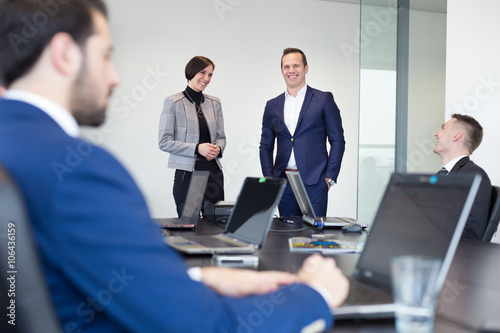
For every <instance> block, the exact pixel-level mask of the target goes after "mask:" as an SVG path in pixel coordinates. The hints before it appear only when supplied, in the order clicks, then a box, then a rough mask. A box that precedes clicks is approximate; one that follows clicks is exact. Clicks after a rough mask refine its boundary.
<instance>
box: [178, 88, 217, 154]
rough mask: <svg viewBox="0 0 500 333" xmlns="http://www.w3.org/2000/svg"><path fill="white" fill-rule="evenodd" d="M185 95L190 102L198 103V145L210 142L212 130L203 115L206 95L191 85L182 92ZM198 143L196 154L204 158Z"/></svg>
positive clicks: (196, 107)
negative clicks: (202, 105) (202, 107)
mask: <svg viewBox="0 0 500 333" xmlns="http://www.w3.org/2000/svg"><path fill="white" fill-rule="evenodd" d="M182 93H183V94H184V96H185V97H186V98H187V100H188V101H189V102H191V103H192V102H194V103H195V104H196V106H195V109H196V113H197V115H198V124H199V128H200V137H199V140H198V145H199V144H200V143H206V142H209V143H210V141H211V140H210V130H209V129H208V125H207V121H206V119H205V117H204V116H203V113H201V104H202V103H203V102H204V101H205V97H204V96H203V93H202V92H201V91H195V90H193V89H191V87H189V86H187V87H186V90H184V91H183V92H182ZM198 145H196V154H197V155H198V158H204V157H203V156H202V155H200V154H199V152H198Z"/></svg>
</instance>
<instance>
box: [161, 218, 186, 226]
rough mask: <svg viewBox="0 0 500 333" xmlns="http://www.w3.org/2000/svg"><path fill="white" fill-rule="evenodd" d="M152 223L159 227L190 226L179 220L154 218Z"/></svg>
mask: <svg viewBox="0 0 500 333" xmlns="http://www.w3.org/2000/svg"><path fill="white" fill-rule="evenodd" d="M153 221H154V222H156V223H157V224H158V225H159V226H161V227H175V226H182V225H189V224H190V223H189V222H187V221H184V220H182V219H180V218H154V219H153Z"/></svg>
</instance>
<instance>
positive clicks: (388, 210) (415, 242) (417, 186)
mask: <svg viewBox="0 0 500 333" xmlns="http://www.w3.org/2000/svg"><path fill="white" fill-rule="evenodd" d="M479 182H480V176H477V177H474V176H473V175H467V176H458V175H449V176H439V177H438V176H434V175H432V176H430V175H407V174H393V175H392V177H391V179H390V181H389V184H388V185H387V188H386V191H385V194H384V196H383V198H382V201H381V203H380V206H379V209H378V212H377V215H376V216H375V219H374V221H373V224H372V229H371V230H370V234H369V236H368V239H367V241H366V244H365V247H364V250H363V253H362V254H361V256H360V258H359V261H358V263H357V266H356V270H355V276H357V277H358V278H360V279H362V280H363V279H366V280H370V281H371V282H373V283H375V284H379V285H380V286H382V287H386V288H390V281H391V280H390V276H391V274H390V260H391V258H392V257H394V256H398V255H423V256H431V257H437V258H441V259H442V260H443V266H444V265H449V264H450V263H451V259H452V257H453V254H454V251H455V249H456V246H457V244H458V241H459V239H460V236H461V234H462V230H463V228H464V226H465V222H466V220H467V217H468V215H469V211H470V207H471V205H472V201H473V199H474V197H475V194H476V192H477V188H478V186H479ZM473 183H474V186H472V184H473ZM471 187H472V190H471ZM469 192H471V196H469ZM466 203H467V205H466ZM464 206H465V208H464ZM462 211H463V214H462ZM464 215H465V216H464ZM455 231H456V232H455ZM448 251H451V256H448V257H449V258H448V257H446V254H447V252H448ZM445 259H446V260H445ZM446 271H447V268H446ZM444 278H445V277H442V279H443V280H444Z"/></svg>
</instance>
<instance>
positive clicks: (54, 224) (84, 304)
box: [0, 100, 332, 332]
mask: <svg viewBox="0 0 500 333" xmlns="http://www.w3.org/2000/svg"><path fill="white" fill-rule="evenodd" d="M0 163H1V164H3V165H4V166H5V167H6V169H7V170H8V171H9V172H10V174H11V175H12V176H13V178H14V179H15V181H17V183H18V185H19V187H20V189H21V191H22V192H23V194H24V196H25V199H26V202H27V206H28V210H29V215H30V217H31V221H32V224H33V229H34V234H35V238H36V241H37V243H38V247H39V251H40V254H41V256H42V258H43V267H44V270H45V274H46V278H47V281H48V284H49V287H50V291H51V294H52V297H53V302H54V305H55V307H56V310H57V313H58V315H59V318H60V320H61V323H62V326H63V329H64V330H65V331H67V332H80V331H84V332H122V331H131V332H236V331H237V329H238V328H240V329H241V330H246V331H248V330H250V329H253V330H254V332H257V331H265V332H279V331H281V332H294V331H299V330H300V329H301V328H302V327H303V326H305V325H308V324H310V323H312V322H313V321H315V320H317V319H320V318H322V319H323V320H325V321H326V323H327V325H328V326H330V325H331V322H332V316H331V314H330V311H329V309H328V307H327V306H326V303H325V302H324V301H323V299H322V297H321V296H320V295H319V294H318V293H317V292H316V291H314V290H313V289H311V288H309V287H308V286H305V285H302V284H296V285H292V286H288V287H284V288H281V289H280V290H279V291H277V292H275V293H273V294H270V295H265V296H255V297H246V298H239V299H238V298H229V297H222V296H220V295H218V294H216V293H215V292H213V291H212V290H211V289H209V288H207V287H206V286H204V285H203V284H202V283H199V282H195V281H193V280H191V279H190V278H189V277H188V275H187V273H186V266H185V265H184V263H183V260H182V258H181V256H180V255H178V254H177V253H176V252H175V251H174V250H173V249H171V248H169V247H168V246H166V245H165V244H164V242H163V240H162V236H161V234H160V230H159V229H158V227H157V226H156V225H155V224H154V223H153V222H152V221H151V218H150V216H149V213H148V209H147V207H146V202H145V200H144V198H143V196H142V195H141V193H140V191H139V189H138V187H137V186H136V184H135V183H134V181H133V180H132V178H131V177H130V175H129V173H128V172H127V171H126V170H125V169H124V168H123V167H122V165H120V163H119V162H118V161H116V160H115V159H114V158H113V157H112V156H111V155H110V154H109V153H107V152H106V151H104V150H103V149H101V148H99V147H97V146H94V145H92V144H90V143H88V142H85V141H82V140H80V139H77V138H73V137H70V136H68V135H67V134H66V133H65V132H64V131H63V130H62V129H61V128H60V127H59V126H58V125H57V124H56V123H55V122H54V121H53V120H52V119H51V118H50V117H49V116H48V115H46V114H45V113H44V112H43V111H41V110H39V109H37V108H35V107H33V106H31V105H29V104H26V103H22V102H17V101H9V100H0ZM19 267H20V268H19V274H29V267H22V263H19ZM42 330H43V328H42Z"/></svg>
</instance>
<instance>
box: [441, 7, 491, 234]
mask: <svg viewBox="0 0 500 333" xmlns="http://www.w3.org/2000/svg"><path fill="white" fill-rule="evenodd" d="M499 18H500V1H498V0H475V1H470V0H448V22H447V31H448V35H447V51H446V53H447V59H446V73H447V74H446V83H447V86H446V119H448V118H449V117H450V115H451V114H452V113H454V112H458V113H465V114H469V115H471V116H472V117H474V118H476V119H477V120H478V121H479V122H480V123H481V125H482V126H483V128H484V138H483V142H482V144H481V146H479V148H478V149H477V150H476V152H474V154H473V155H472V156H471V158H472V159H473V160H474V161H475V162H476V163H477V164H479V165H480V166H481V167H483V168H484V169H485V171H486V172H487V173H488V175H489V177H490V179H491V182H492V184H494V185H500V157H499V154H498V153H499V149H498V143H499V142H500V130H499V124H500V112H499V110H500V43H499V42H498V31H500V20H499ZM495 242H497V243H500V237H499V235H498V234H497V236H496V238H495Z"/></svg>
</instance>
